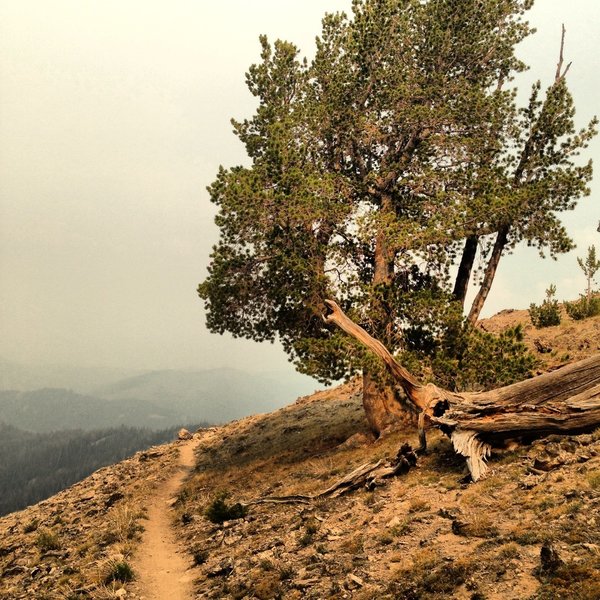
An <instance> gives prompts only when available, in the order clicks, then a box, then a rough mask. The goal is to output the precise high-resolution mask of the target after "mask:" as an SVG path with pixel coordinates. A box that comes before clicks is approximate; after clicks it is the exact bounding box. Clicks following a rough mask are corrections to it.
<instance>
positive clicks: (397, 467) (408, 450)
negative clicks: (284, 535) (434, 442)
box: [244, 444, 417, 506]
mask: <svg viewBox="0 0 600 600" xmlns="http://www.w3.org/2000/svg"><path fill="white" fill-rule="evenodd" d="M416 464H417V455H416V454H415V453H414V451H413V449H412V447H411V446H410V445H409V444H403V445H402V447H401V448H400V450H399V451H398V454H397V456H396V458H395V459H394V460H393V461H391V462H390V463H389V464H386V463H384V461H383V460H379V461H377V462H374V463H365V464H364V465H361V466H360V467H357V468H356V469H354V471H352V472H351V473H348V475H346V476H345V477H343V478H342V479H340V480H338V481H336V482H335V483H334V484H333V485H331V486H329V487H328V488H327V489H325V490H323V491H322V492H318V493H317V494H311V495H303V494H293V495H291V496H266V497H263V498H257V499H255V500H250V501H249V502H246V503H244V506H252V505H254V504H310V503H311V502H314V501H315V500H322V499H324V498H337V497H339V496H341V495H343V494H346V493H348V492H350V491H352V490H356V489H358V488H360V487H364V488H367V489H370V490H372V489H373V488H374V487H376V486H378V485H381V482H382V480H384V479H389V478H390V477H394V476H396V475H403V474H404V473H408V471H410V469H411V468H412V467H414V466H415V465H416Z"/></svg>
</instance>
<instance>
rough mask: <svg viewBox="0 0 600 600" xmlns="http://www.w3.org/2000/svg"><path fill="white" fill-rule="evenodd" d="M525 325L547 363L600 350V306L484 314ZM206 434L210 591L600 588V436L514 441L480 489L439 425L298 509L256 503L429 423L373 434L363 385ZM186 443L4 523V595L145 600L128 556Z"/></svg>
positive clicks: (313, 483)
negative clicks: (386, 476) (548, 323)
mask: <svg viewBox="0 0 600 600" xmlns="http://www.w3.org/2000/svg"><path fill="white" fill-rule="evenodd" d="M519 319H520V321H521V322H524V326H525V335H526V342H527V344H528V345H529V346H530V348H532V351H534V352H535V353H536V356H537V357H538V358H539V360H540V363H539V368H540V370H545V369H552V368H557V367H559V366H560V364H562V363H564V362H567V361H570V360H575V359H577V358H582V357H584V356H589V355H590V354H593V353H595V352H598V351H600V318H598V317H597V318H595V319H589V320H587V321H584V322H582V323H573V322H571V321H570V320H569V321H566V322H564V323H563V324H561V325H559V326H557V327H555V328H548V329H543V330H536V329H534V328H533V327H532V326H531V325H530V324H528V323H527V318H526V313H524V314H523V313H521V314H519V313H518V311H505V312H503V313H501V314H500V315H499V316H498V317H496V318H495V319H493V320H486V321H483V322H482V325H483V326H484V327H485V328H486V329H488V330H492V331H495V330H497V329H496V328H499V327H504V326H507V325H511V324H514V322H515V321H518V320H519ZM536 340H537V341H536ZM548 348H550V349H549V350H548ZM567 355H568V356H567ZM196 440H197V444H198V446H197V451H196V463H197V464H196V468H195V471H194V473H193V475H192V476H191V477H190V478H189V479H188V480H187V482H186V483H185V484H184V485H183V487H182V488H181V489H180V492H179V494H178V496H177V499H176V501H175V503H174V505H173V507H172V509H171V514H172V520H173V525H174V527H175V528H176V530H177V535H178V538H179V540H180V541H181V544H182V546H183V547H185V548H186V549H187V550H188V551H189V552H190V554H191V555H192V557H193V561H194V563H195V566H194V567H193V569H192V575H193V578H194V581H195V584H194V586H195V590H196V592H195V593H196V596H195V597H196V598H214V599H221V598H222V599H226V598H237V599H242V598H247V599H252V598H258V599H275V598H285V599H288V598H289V599H294V598H297V599H301V598H308V599H311V598H312V599H322V598H357V599H363V600H365V599H371V598H373V599H374V598H377V599H379V598H382V599H386V598H388V599H392V598H397V599H406V600H417V599H438V598H439V599H441V598H459V599H461V598H462V599H469V600H483V599H488V600H492V599H497V600H500V599H502V600H510V599H514V600H517V599H518V600H522V599H532V600H533V599H547V600H551V599H552V600H553V599H560V598H565V599H571V598H572V599H577V600H586V599H590V600H591V599H598V598H600V431H596V432H594V433H591V434H585V435H579V436H569V437H558V436H552V437H549V438H546V439H544V440H539V441H535V442H533V443H526V442H522V443H521V444H519V445H515V446H513V447H512V448H507V449H505V450H503V451H501V452H497V453H496V454H495V455H494V456H492V458H491V459H490V466H491V472H490V474H489V476H488V477H486V478H485V479H484V480H482V481H480V482H478V483H475V484H473V483H469V484H467V483H463V482H462V479H463V475H464V464H463V461H462V460H461V459H460V458H459V457H457V456H456V454H455V453H454V451H453V450H452V448H451V446H450V444H449V442H448V441H447V440H446V439H445V438H444V437H443V436H442V435H441V434H440V433H438V432H431V433H430V434H429V452H428V453H427V454H426V455H425V456H422V457H420V458H419V461H418V464H417V466H416V467H415V468H413V469H412V470H410V471H409V472H408V473H407V474H405V475H403V476H400V477H396V478H394V479H390V480H387V482H386V484H385V485H382V486H376V487H375V488H374V489H371V490H367V489H358V490H356V491H353V492H350V493H348V494H345V495H342V496H340V497H337V498H327V499H320V500H315V501H312V502H307V503H295V504H251V502H252V501H253V500H255V499H257V498H262V497H265V496H288V495H292V494H305V495H308V494H314V493H316V492H319V491H321V490H324V489H326V488H328V487H329V486H330V485H332V484H334V483H335V482H336V481H339V479H340V478H342V477H343V476H344V475H345V474H347V473H348V472H350V471H351V470H353V469H354V468H356V467H358V466H359V465H362V464H364V463H366V462H369V461H373V460H378V459H386V458H391V457H393V456H395V455H396V453H397V451H398V448H399V447H400V445H401V444H402V443H403V442H404V441H407V440H408V441H409V442H410V443H411V444H413V445H416V443H417V440H416V433H415V431H414V430H413V429H407V430H406V431H400V432H395V433H393V434H390V435H387V436H385V437H384V438H383V439H380V440H378V441H376V442H374V441H373V440H372V439H370V437H369V434H368V430H367V427H366V422H365V420H364V416H363V411H362V407H361V403H360V390H359V389H358V387H357V386H356V385H355V384H352V383H350V384H346V385H343V386H340V387H338V388H336V389H333V390H328V391H326V392H320V393H317V394H315V395H313V396H310V397H306V398H301V399H299V400H298V401H297V402H296V403H295V404H293V405H291V406H288V407H286V408H283V409H281V410H279V411H276V412H274V413H271V414H267V415H256V416H253V417H249V418H247V419H243V420H240V421H236V422H233V423H230V424H227V425H225V426H223V427H220V428H211V429H206V430H202V431H200V432H198V433H197V434H196ZM176 449H177V445H176V444H173V445H171V446H163V447H160V448H156V449H153V450H152V451H149V452H147V453H145V454H143V453H142V454H138V455H136V457H134V458H132V459H130V460H128V461H125V462H123V463H120V464H119V465H115V466H113V467H108V468H106V469H102V470H101V471H98V472H97V473H95V474H94V475H92V476H91V477H89V478H88V479H86V480H85V481H83V482H81V483H79V484H77V485H76V486H73V487H72V488H70V489H69V490H66V491H65V492H63V493H61V494H59V495H57V496H55V497H53V498H51V499H49V500H47V501H45V502H42V503H40V504H38V505H36V506H34V507H31V508H29V509H26V510H25V511H21V512H19V513H14V514H12V515H8V516H7V517H5V518H3V519H0V532H1V534H2V535H1V537H0V575H1V578H0V580H1V583H0V598H2V599H7V600H8V599H10V600H13V599H20V598H35V599H36V600H37V599H44V598H48V599H54V598H66V599H68V600H75V599H79V598H98V599H106V600H108V599H110V598H120V597H121V598H122V597H131V598H135V597H136V591H135V588H134V586H132V585H130V584H129V583H128V581H127V580H128V579H129V577H130V576H135V573H128V571H127V568H129V565H130V561H129V559H130V557H131V555H132V554H133V553H134V552H136V549H137V551H138V552H139V551H140V549H139V547H137V546H138V542H137V540H138V539H139V531H140V527H143V523H144V520H143V517H144V507H145V506H147V503H148V498H149V490H150V489H151V488H152V487H153V486H156V485H157V484H158V482H159V481H160V480H161V479H162V478H164V477H167V476H168V475H169V474H170V473H172V470H173V465H174V461H175V458H174V457H175V453H176ZM238 503H242V504H241V505H238ZM246 504H249V505H248V506H247V507H246V508H245V507H244V506H245V505H246ZM207 514H211V515H212V518H213V520H217V521H218V520H222V521H224V522H221V523H216V522H212V521H211V520H209V519H208V518H207ZM219 517H220V519H219Z"/></svg>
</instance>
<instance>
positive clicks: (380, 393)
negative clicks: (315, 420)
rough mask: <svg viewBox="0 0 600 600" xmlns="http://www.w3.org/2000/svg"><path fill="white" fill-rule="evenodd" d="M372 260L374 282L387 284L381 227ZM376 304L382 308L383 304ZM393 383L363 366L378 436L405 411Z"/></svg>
mask: <svg viewBox="0 0 600 600" xmlns="http://www.w3.org/2000/svg"><path fill="white" fill-rule="evenodd" d="M391 210H392V206H391V198H390V197H389V195H387V194H382V197H381V211H382V213H389V212H390V211H391ZM373 260H374V265H373V266H374V272H373V285H375V286H377V285H390V284H391V282H392V280H393V278H394V252H393V250H392V249H391V248H390V246H389V244H388V242H387V239H386V234H385V231H383V229H380V231H379V232H378V234H377V236H376V238H375V254H374V258H373ZM375 308H376V310H380V309H381V310H382V311H383V312H384V309H383V307H375ZM378 325H379V326H380V327H381V329H385V327H386V325H387V324H386V323H379V324H378ZM394 387H395V386H390V385H389V383H386V382H382V381H377V380H375V379H374V377H373V375H372V374H371V373H370V372H369V371H368V370H367V369H364V370H363V390H362V399H363V407H364V409H365V414H366V416H367V421H368V423H369V427H370V428H371V430H372V431H373V433H374V434H375V435H377V436H379V435H380V434H381V432H382V431H384V430H385V429H388V428H389V427H391V426H392V425H393V424H394V423H397V422H398V421H400V420H402V416H403V414H405V412H404V410H403V409H402V407H401V405H400V403H399V402H398V400H397V398H396V391H395V389H394Z"/></svg>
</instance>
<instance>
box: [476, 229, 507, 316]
mask: <svg viewBox="0 0 600 600" xmlns="http://www.w3.org/2000/svg"><path fill="white" fill-rule="evenodd" d="M509 231H510V226H509V225H504V226H503V227H502V228H501V229H500V231H498V235H497V236H496V242H495V243H494V248H493V250H492V255H491V256H490V260H489V262H488V264H487V267H486V268H485V274H484V276H483V282H482V283H481V287H480V288H479V292H477V296H475V300H473V305H472V306H471V310H470V312H469V317H468V319H469V322H470V323H471V325H474V324H475V323H476V321H477V319H478V318H479V315H480V314H481V309H482V308H483V305H484V304H485V301H486V299H487V297H488V294H489V293H490V289H491V288H492V283H493V281H494V277H495V276H496V271H497V269H498V263H499V262H500V258H501V257H502V252H503V251H504V248H505V247H506V243H507V241H508V232H509Z"/></svg>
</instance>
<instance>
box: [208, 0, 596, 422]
mask: <svg viewBox="0 0 600 600" xmlns="http://www.w3.org/2000/svg"><path fill="white" fill-rule="evenodd" d="M531 4H532V2H531V1H530V0H480V1H477V2H476V1H475V0H452V1H450V0H430V1H428V2H419V1H414V0H355V1H354V2H353V5H352V8H353V14H352V17H351V18H349V17H347V16H346V15H344V14H328V15H326V16H325V17H324V19H323V28H322V33H321V36H320V37H319V38H317V51H316V55H315V58H314V60H313V61H311V62H310V63H309V62H308V61H306V60H302V59H300V58H299V50H298V49H297V48H296V47H295V46H294V45H293V44H291V43H289V42H284V41H279V40H278V41H276V42H275V43H274V44H271V43H270V42H269V41H268V40H267V38H266V37H264V36H263V37H261V40H260V42H261V47H262V54H261V61H260V62H259V63H258V64H256V65H253V66H251V67H250V69H249V71H248V73H247V76H246V79H247V84H248V87H249V90H250V92H251V93H252V94H253V95H254V96H255V97H256V98H257V99H258V108H257V110H256V113H255V114H254V115H253V116H252V117H251V118H249V119H245V120H243V121H233V126H234V130H235V133H236V135H237V136H238V137H239V139H240V140H241V141H242V143H243V144H244V145H245V148H246V152H247V154H248V156H249V158H250V159H251V166H249V167H241V166H237V167H233V168H229V169H225V168H221V169H220V170H219V173H218V175H217V179H216V181H215V182H214V183H213V184H212V185H211V186H210V187H209V192H210V196H211V200H212V201H213V202H214V203H215V204H216V205H217V206H218V207H219V213H218V216H217V218H216V223H217V225H218V226H219V227H220V230H221V238H220V240H219V243H218V244H217V246H216V247H215V248H214V250H213V253H212V255H211V264H210V267H209V275H208V277H207V279H206V280H205V281H204V282H203V283H202V284H200V286H199V294H200V296H201V297H202V298H203V299H204V300H205V305H206V308H207V325H208V327H209V329H210V330H211V331H213V332H218V333H224V332H225V331H229V332H230V333H232V334H233V335H234V336H241V337H247V338H250V339H254V340H258V341H266V340H269V341H274V340H275V339H278V340H280V341H281V343H282V344H283V347H284V349H285V351H286V352H287V353H288V355H289V356H290V359H291V360H292V361H293V362H294V363H295V365H296V367H297V368H298V369H299V370H300V371H302V372H304V373H308V374H310V375H313V376H315V377H317V378H319V379H321V380H323V381H330V380H332V379H338V378H341V377H344V376H349V375H351V374H353V373H356V372H358V371H362V373H363V403H364V406H365V409H366V413H367V418H368V420H369V422H370V424H371V427H372V428H373V429H374V430H375V431H377V432H379V431H381V430H382V429H384V428H385V427H386V426H387V425H388V424H390V422H393V421H394V420H395V419H397V418H398V417H400V416H401V415H402V412H403V411H402V409H401V407H400V405H399V403H398V402H397V400H398V399H397V398H396V397H395V394H394V391H393V387H392V386H389V385H387V384H386V382H385V378H384V377H383V375H382V374H381V373H380V372H378V369H379V367H378V366H377V363H376V361H374V360H373V359H372V357H370V355H369V354H368V353H366V352H365V350H364V349H363V348H362V347H361V346H360V345H358V344H356V343H355V342H354V341H352V340H351V339H349V338H347V337H346V336H344V335H343V334H342V333H341V332H339V331H337V330H335V329H333V328H331V327H330V326H327V325H326V324H325V323H324V321H323V319H322V315H323V314H324V313H325V312H326V306H325V304H324V302H323V301H324V299H325V298H327V297H332V296H333V297H336V298H337V299H338V301H339V302H340V304H342V306H343V307H344V310H345V311H346V312H348V314H349V315H350V316H351V317H352V318H353V319H354V320H355V321H357V322H359V323H361V325H362V326H363V327H365V328H366V329H368V330H369V331H370V332H371V333H372V334H373V335H374V336H375V337H377V338H378V339H380V340H381V341H382V342H383V343H384V344H385V345H386V346H387V347H388V348H390V349H392V351H394V352H398V351H399V350H402V349H404V350H405V349H406V348H407V347H408V346H410V345H411V344H415V343H416V344H420V345H421V346H425V345H427V344H428V341H431V344H430V350H431V351H432V352H433V351H434V349H435V347H436V345H439V344H438V342H437V340H439V339H440V336H443V335H444V333H445V332H446V333H447V332H448V331H452V329H453V328H454V330H456V328H457V327H458V328H460V327H462V324H461V310H462V305H463V302H464V290H466V286H467V285H468V282H469V280H470V277H471V270H472V266H473V261H474V260H475V255H476V251H477V248H478V247H479V246H483V247H484V248H488V249H490V255H489V266H488V268H487V269H486V272H485V277H484V281H483V285H482V289H483V290H489V287H490V286H491V280H492V279H493V274H494V273H495V268H496V267H497V263H498V260H499V259H500V256H501V254H502V252H503V250H504V249H505V248H512V247H513V246H514V245H515V244H516V243H518V242H519V241H520V240H527V241H528V242H529V243H535V244H537V245H538V246H539V247H540V248H548V249H549V250H550V252H551V253H555V252H561V251H564V250H566V249H569V248H570V247H571V242H570V240H569V238H568V236H567V235H566V232H565V231H564V228H562V225H561V224H560V221H559V219H558V217H557V216H556V211H560V210H564V209H565V208H571V207H572V206H573V205H574V203H575V201H576V199H577V198H578V197H579V196H581V195H583V194H585V193H587V188H586V183H587V181H588V180H589V178H590V176H591V166H590V165H585V166H583V167H577V166H575V165H574V164H573V163H572V160H571V157H572V156H573V155H574V154H575V153H576V152H577V150H579V149H580V148H581V147H583V146H585V144H586V143H587V141H588V140H589V138H590V137H591V135H593V124H592V125H591V126H590V128H588V129H587V130H585V131H584V132H580V133H579V134H576V135H575V134H573V135H571V134H572V132H573V124H572V117H573V109H572V101H571V99H570V96H569V94H568V90H567V88H566V83H565V78H564V72H563V71H560V69H559V71H560V73H561V76H560V77H559V79H558V80H557V82H556V83H555V84H554V85H553V86H552V88H551V89H550V90H549V91H548V93H547V95H546V99H545V100H543V101H541V100H539V87H536V88H535V89H534V93H533V94H532V98H531V101H530V103H529V106H528V107H527V108H526V109H524V110H523V111H520V112H519V110H518V109H517V107H516V105H515V92H514V90H512V89H510V88H508V87H507V86H508V84H509V83H510V81H511V78H512V77H513V75H514V74H515V73H517V72H520V71H522V70H523V69H524V68H525V65H524V64H523V63H522V62H521V61H519V60H518V59H517V58H516V57H515V53H514V49H515V46H516V44H518V42H520V41H521V40H522V39H523V38H524V37H525V36H527V35H528V34H529V33H530V29H529V27H528V25H527V23H525V22H524V21H523V15H524V13H525V11H526V10H527V9H528V8H530V6H531ZM565 136H566V137H565ZM569 136H570V137H569ZM517 148H520V151H518V152H516V149H517ZM494 238H495V241H494ZM463 246H464V252H462V254H461V248H462V247H463ZM491 246H493V249H491ZM459 256H461V267H460V269H459V276H458V278H457V280H456V282H455V284H454V286H452V281H451V275H450V273H451V269H452V265H453V264H454V263H455V262H456V260H457V259H458V257H459ZM459 280H460V281H459ZM453 288H454V296H453V295H452V293H451V292H452V290H453ZM483 295H484V297H483V300H485V296H486V295H487V291H485V292H484V294H483ZM453 297H454V298H455V299H457V300H458V302H452V299H453ZM480 304H481V305H482V304H483V303H482V302H480ZM472 314H473V311H472Z"/></svg>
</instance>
